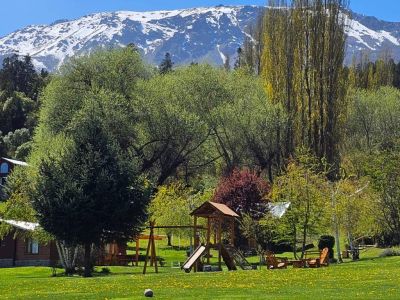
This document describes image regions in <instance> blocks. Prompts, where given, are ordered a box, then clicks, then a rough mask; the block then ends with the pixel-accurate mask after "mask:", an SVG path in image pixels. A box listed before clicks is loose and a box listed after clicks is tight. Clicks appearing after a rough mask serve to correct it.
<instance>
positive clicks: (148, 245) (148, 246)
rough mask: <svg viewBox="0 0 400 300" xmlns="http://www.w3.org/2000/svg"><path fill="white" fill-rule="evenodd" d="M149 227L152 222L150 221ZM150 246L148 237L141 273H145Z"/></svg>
mask: <svg viewBox="0 0 400 300" xmlns="http://www.w3.org/2000/svg"><path fill="white" fill-rule="evenodd" d="M150 227H152V223H151V222H150ZM150 230H151V229H150ZM150 232H151V231H150ZM150 247H151V239H149V242H148V243H147V249H146V256H145V258H144V267H143V274H146V269H147V261H148V260H149V252H150Z"/></svg>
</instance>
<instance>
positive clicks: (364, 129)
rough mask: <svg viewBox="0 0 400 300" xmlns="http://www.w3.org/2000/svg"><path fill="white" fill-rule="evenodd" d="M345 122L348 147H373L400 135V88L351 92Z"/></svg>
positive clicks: (350, 148)
mask: <svg viewBox="0 0 400 300" xmlns="http://www.w3.org/2000/svg"><path fill="white" fill-rule="evenodd" d="M350 97H351V101H350V109H349V114H348V119H347V123H346V139H345V146H346V149H347V150H348V151H350V152H351V151H355V150H361V151H369V152H371V151H374V150H377V149H379V148H381V147H388V146H389V145H390V144H393V143H396V141H397V140H398V139H399V138H400V135H399V133H400V122H399V117H398V116H399V115H400V91H399V90H397V89H395V88H391V87H382V88H379V89H377V90H359V91H355V92H353V93H352V94H351V96H350Z"/></svg>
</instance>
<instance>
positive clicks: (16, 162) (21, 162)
mask: <svg viewBox="0 0 400 300" xmlns="http://www.w3.org/2000/svg"><path fill="white" fill-rule="evenodd" d="M2 159H3V160H5V161H7V162H9V163H10V164H13V165H18V166H23V167H27V166H28V164H27V163H26V162H24V161H19V160H15V159H11V158H5V157H2Z"/></svg>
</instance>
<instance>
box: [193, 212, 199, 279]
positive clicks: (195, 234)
mask: <svg viewBox="0 0 400 300" xmlns="http://www.w3.org/2000/svg"><path fill="white" fill-rule="evenodd" d="M197 247H198V244H197V217H196V216H194V218H193V248H194V249H193V251H195V250H196V249H197ZM192 253H193V252H192ZM193 272H197V261H196V262H195V264H194V266H193Z"/></svg>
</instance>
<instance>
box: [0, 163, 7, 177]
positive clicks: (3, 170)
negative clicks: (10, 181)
mask: <svg viewBox="0 0 400 300" xmlns="http://www.w3.org/2000/svg"><path fill="white" fill-rule="evenodd" d="M8 171H9V168H8V163H5V162H3V163H1V165H0V173H2V174H8Z"/></svg>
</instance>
